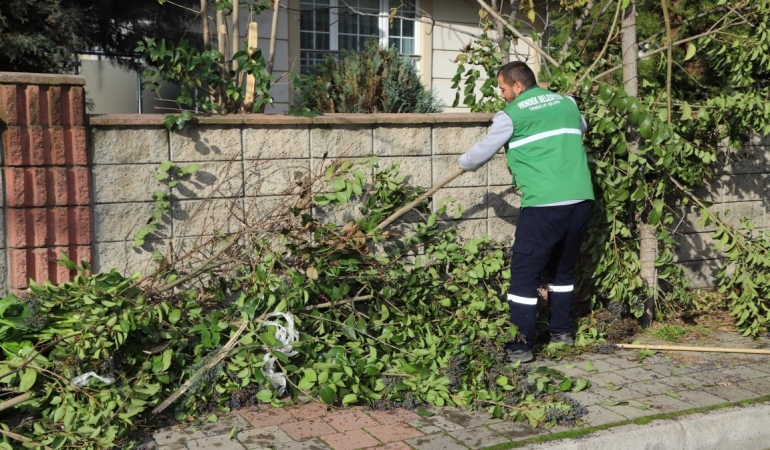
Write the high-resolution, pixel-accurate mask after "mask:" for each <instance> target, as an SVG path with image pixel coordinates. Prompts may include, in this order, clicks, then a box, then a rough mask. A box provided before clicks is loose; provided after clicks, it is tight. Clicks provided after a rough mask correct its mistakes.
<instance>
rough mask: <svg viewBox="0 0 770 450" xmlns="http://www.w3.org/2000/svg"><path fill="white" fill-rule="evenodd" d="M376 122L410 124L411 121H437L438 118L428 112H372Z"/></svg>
mask: <svg viewBox="0 0 770 450" xmlns="http://www.w3.org/2000/svg"><path fill="white" fill-rule="evenodd" d="M372 116H373V117H374V119H375V120H376V123H384V124H387V123H395V124H409V123H436V118H435V117H433V116H431V115H428V114H415V113H403V114H402V113H379V114H372Z"/></svg>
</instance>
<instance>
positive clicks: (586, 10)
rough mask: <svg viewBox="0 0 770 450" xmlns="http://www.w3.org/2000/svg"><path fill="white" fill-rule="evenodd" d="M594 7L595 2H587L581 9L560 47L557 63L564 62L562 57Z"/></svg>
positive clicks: (589, 0)
mask: <svg viewBox="0 0 770 450" xmlns="http://www.w3.org/2000/svg"><path fill="white" fill-rule="evenodd" d="M594 6H596V1H594V0H588V3H586V6H585V8H584V9H583V12H582V13H581V14H580V16H579V17H578V18H577V19H576V20H575V25H574V26H573V27H572V31H570V33H569V37H567V40H566V41H565V42H564V45H562V46H561V52H560V54H559V62H562V61H564V56H565V55H566V54H567V50H569V46H570V45H572V41H573V39H575V35H576V34H577V32H578V30H580V27H582V26H583V22H585V20H586V19H587V18H588V15H589V14H591V10H592V9H594Z"/></svg>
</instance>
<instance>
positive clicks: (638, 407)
mask: <svg viewBox="0 0 770 450" xmlns="http://www.w3.org/2000/svg"><path fill="white" fill-rule="evenodd" d="M601 406H603V407H605V408H606V409H608V410H610V411H612V412H614V413H615V414H620V415H621V416H623V417H625V418H626V419H629V420H633V419H636V418H639V417H644V416H650V415H653V414H655V411H652V410H651V409H650V407H649V406H647V405H645V404H644V403H641V402H638V401H636V400H629V401H628V404H627V405H616V406H609V405H606V404H603V405H601Z"/></svg>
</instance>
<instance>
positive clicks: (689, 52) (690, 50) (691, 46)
mask: <svg viewBox="0 0 770 450" xmlns="http://www.w3.org/2000/svg"><path fill="white" fill-rule="evenodd" d="M696 50H697V48H696V47H695V44H693V43H692V42H690V43H689V44H687V54H686V55H685V56H684V60H685V61H687V60H688V59H690V58H692V57H693V56H695V52H696Z"/></svg>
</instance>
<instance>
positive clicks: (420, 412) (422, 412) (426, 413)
mask: <svg viewBox="0 0 770 450" xmlns="http://www.w3.org/2000/svg"><path fill="white" fill-rule="evenodd" d="M414 412H416V413H417V415H418V416H420V417H431V416H435V414H433V413H432V412H430V411H428V410H427V409H416V410H415V411H414Z"/></svg>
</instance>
